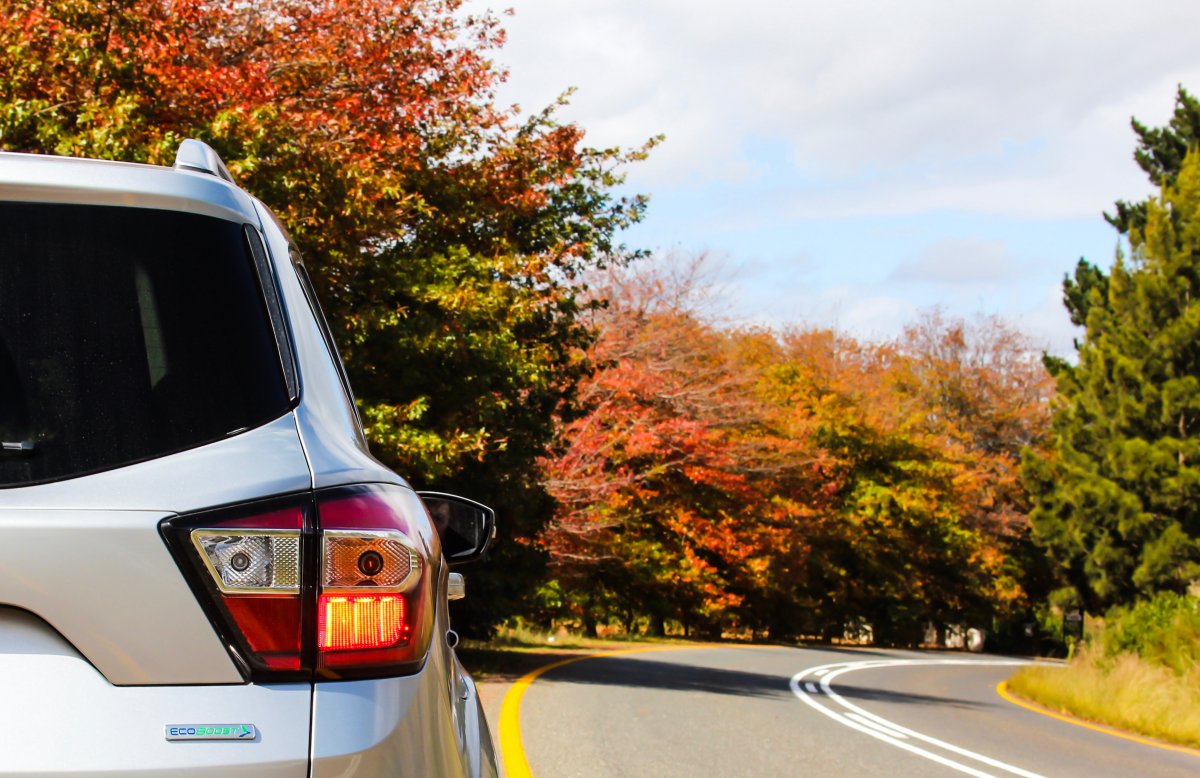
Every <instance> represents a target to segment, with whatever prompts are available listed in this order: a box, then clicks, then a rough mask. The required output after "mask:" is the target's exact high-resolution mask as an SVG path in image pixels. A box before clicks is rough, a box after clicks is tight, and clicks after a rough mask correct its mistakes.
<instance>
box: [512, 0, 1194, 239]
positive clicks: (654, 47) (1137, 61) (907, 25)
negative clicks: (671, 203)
mask: <svg viewBox="0 0 1200 778" xmlns="http://www.w3.org/2000/svg"><path fill="white" fill-rule="evenodd" d="M514 2H515V11H516V16H515V17H514V18H511V19H509V20H507V23H506V26H507V27H508V29H509V31H510V43H509V45H508V46H507V47H506V48H505V49H503V50H502V51H501V52H500V53H499V58H500V60H501V61H502V62H504V63H506V64H509V65H510V66H511V71H512V72H511V78H510V82H509V84H508V85H507V86H506V87H505V88H504V89H503V90H502V97H503V98H505V99H508V100H513V101H519V102H521V103H522V104H523V105H524V107H525V108H526V109H530V110H534V109H537V108H539V107H541V106H542V105H544V104H546V103H548V102H549V101H550V100H551V99H552V98H553V97H554V95H556V94H557V93H558V92H559V91H561V90H562V89H563V88H565V87H567V86H570V85H575V86H578V87H579V88H580V91H579V93H578V94H577V96H576V97H575V99H574V105H573V106H572V108H570V109H569V111H568V114H567V115H568V116H569V117H571V118H575V119H578V120H579V121H580V122H581V124H582V125H583V126H584V127H585V128H587V129H588V131H589V137H590V139H592V140H593V141H595V142H597V143H600V144H610V143H620V144H624V145H633V144H637V143H640V142H641V141H642V140H644V139H645V138H646V137H648V136H649V135H651V134H654V133H657V132H665V133H666V134H667V137H668V141H667V143H666V144H665V145H664V146H663V147H662V148H661V149H660V150H658V151H657V152H656V153H655V154H654V155H653V157H652V159H651V160H650V161H649V162H647V163H645V165H644V166H642V167H641V168H640V169H638V170H637V171H635V177H636V181H637V182H639V183H644V185H645V186H647V187H649V188H650V189H651V190H654V189H659V188H662V187H664V186H665V187H670V186H680V185H685V184H688V183H689V182H691V183H694V182H695V181H697V180H706V181H713V180H725V181H730V182H737V181H744V180H745V179H747V178H753V177H754V176H755V175H756V171H755V167H754V166H753V165H752V164H751V163H750V161H749V160H748V159H747V158H746V151H745V147H746V139H747V138H748V137H756V138H767V139H771V140H777V141H780V142H782V143H784V144H785V145H786V147H787V148H788V149H790V152H791V162H792V164H794V166H795V173H796V175H797V177H801V176H802V177H805V178H808V179H815V180H817V181H819V182H822V183H825V184H829V185H832V186H834V187H835V188H838V189H841V190H842V192H841V193H840V194H839V193H838V192H835V193H834V196H833V197H832V198H831V200H826V199H825V198H824V195H823V194H822V195H816V196H814V195H811V194H809V195H806V194H804V193H799V194H796V195H794V196H793V198H792V199H793V200H794V201H795V207H796V208H797V209H801V210H805V211H806V212H808V213H815V214H824V213H840V214H846V213H872V212H889V213H890V212H906V211H909V210H918V209H928V208H965V209H980V210H984V211H989V212H1002V213H1009V214H1028V213H1030V212H1032V211H1037V212H1038V213H1041V214H1043V215H1045V213H1046V211H1045V210H1039V209H1050V212H1051V213H1053V214H1065V215H1079V214H1084V213H1086V214H1094V213H1095V212H1096V210H1097V209H1098V208H1103V207H1105V206H1106V205H1108V204H1110V203H1111V201H1112V199H1113V197H1116V196H1122V195H1127V194H1130V188H1131V187H1144V186H1145V185H1144V183H1142V181H1141V178H1140V173H1139V171H1137V170H1136V168H1135V167H1133V165H1132V164H1126V165H1124V166H1122V165H1118V164H1114V161H1116V160H1128V159H1129V153H1130V149H1131V147H1132V135H1131V133H1130V132H1129V129H1128V119H1129V116H1130V115H1131V114H1133V113H1137V114H1138V115H1140V116H1143V117H1145V118H1146V119H1148V120H1151V121H1161V120H1163V119H1164V118H1165V117H1166V115H1167V113H1168V111H1169V109H1170V100H1171V96H1172V92H1173V89H1174V85H1175V83H1176V82H1177V81H1181V80H1182V81H1185V82H1188V81H1191V82H1193V83H1195V82H1197V81H1200V63H1198V62H1197V57H1196V54H1195V42H1194V31H1195V30H1196V29H1198V28H1200V3H1195V2H1194V1H1192V0H1185V1H1183V2H1167V1H1165V0H1163V1H1160V2H1154V1H1153V0H1151V1H1150V2H1144V3H1142V4H1139V5H1137V6H1136V7H1134V6H1132V5H1130V4H1128V3H1124V2H1122V3H1117V2H1096V1H1095V0H1056V2H1052V3H1047V2H1041V1H1037V2H1035V1H1032V0H1016V1H1013V2H1006V3H988V4H984V3H970V2H961V1H958V2H956V1H953V0H907V1H906V2H903V3H899V2H895V3H888V2H880V0H839V2H836V3H827V2H822V3H819V4H818V3H803V2H798V3H789V2H780V1H778V0H776V1H772V0H743V2H741V3H738V4H736V5H735V6H730V5H729V4H728V3H717V2H714V1H713V0H636V2H635V1H634V0H591V1H590V2H580V1H578V0H572V2H564V1H563V0H514ZM1164 20H1169V23H1164Z"/></svg>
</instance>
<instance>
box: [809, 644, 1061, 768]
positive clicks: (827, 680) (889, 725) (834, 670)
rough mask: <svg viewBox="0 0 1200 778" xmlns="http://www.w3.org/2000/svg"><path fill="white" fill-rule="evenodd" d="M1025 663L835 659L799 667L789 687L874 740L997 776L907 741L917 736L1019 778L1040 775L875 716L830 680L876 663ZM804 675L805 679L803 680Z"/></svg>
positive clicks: (1012, 664) (1007, 663)
mask: <svg viewBox="0 0 1200 778" xmlns="http://www.w3.org/2000/svg"><path fill="white" fill-rule="evenodd" d="M1024 664H1028V663H1027V662H1019V661H1012V660H1004V661H1000V660H996V661H987V660H973V659H887V660H871V661H866V662H836V663H834V664H828V665H818V666H817V667H810V668H808V669H807V670H802V671H800V672H798V673H796V674H795V675H793V676H792V680H791V687H792V692H793V693H794V694H795V695H796V696H797V697H799V698H800V700H801V701H802V702H804V703H805V704H806V705H808V706H810V707H812V708H814V709H815V710H818V711H820V712H821V713H822V714H824V715H826V716H828V717H829V718H831V719H833V720H834V721H836V722H838V723H839V724H843V725H845V726H847V727H850V728H851V729H856V730H858V731H859V732H862V733H863V734H866V735H870V736H871V737H873V738H875V739H876V740H882V741H883V742H884V743H887V744H888V745H892V746H895V747H896V748H900V749H903V750H905V751H908V752H909V753H912V754H916V755H917V756H922V757H924V758H926V759H929V760H930V761H933V762H937V763H938V764H942V765H945V766H946V767H950V768H952V769H954V770H958V771H959V772H961V773H966V774H967V775H974V776H978V778H997V776H996V775H995V774H994V773H987V772H984V771H983V770H980V769H977V768H975V767H972V766H970V765H967V764H963V763H962V762H958V761H955V760H954V759H950V758H949V757H946V756H943V755H941V754H937V753H934V752H933V751H930V750H928V749H925V748H921V747H920V746H917V745H914V744H913V743H912V742H911V741H914V740H919V741H923V742H924V743H928V744H929V745H931V746H935V747H937V748H939V749H941V750H943V751H948V752H950V753H952V754H956V755H958V756H961V757H966V758H967V759H969V760H973V761H975V762H977V763H979V764H983V765H987V766H989V767H994V768H996V769H998V770H1003V771H1005V772H1008V773H1012V774H1013V775H1020V776H1023V778H1043V776H1041V775H1039V774H1038V773H1033V772H1030V771H1028V770H1022V769H1021V768H1020V767H1015V766H1013V765H1010V764H1008V763H1006V762H1001V761H1000V760H999V759H993V758H992V757H990V756H984V755H983V754H977V753H975V752H974V751H968V750H967V749H965V748H960V747H958V746H956V745H954V744H952V743H947V742H945V741H944V740H938V739H937V738H934V737H930V736H928V735H923V734H921V733H920V732H914V731H913V730H911V729H908V728H907V727H902V726H900V725H899V724H896V723H895V722H892V721H888V720H887V719H885V718H883V717H881V716H876V715H875V714H874V713H871V712H870V711H867V710H864V709H862V708H860V707H859V706H857V705H855V704H854V703H852V702H850V701H848V700H846V699H845V698H843V697H842V696H841V695H839V694H838V693H837V692H835V691H834V690H833V686H832V682H833V679H834V678H837V677H838V676H839V675H841V674H843V673H850V672H853V671H855V670H867V669H873V668H879V667H901V666H905V665H974V666H983V665H991V666H1002V667H1017V666H1020V665H1024ZM806 677H808V678H809V680H804V679H805V678H806ZM818 696H820V697H824V698H825V699H827V700H829V701H830V702H832V703H834V704H836V705H839V706H841V707H842V708H843V709H845V712H841V711H837V710H835V709H834V708H833V707H832V706H830V705H822V704H821V703H819V702H817V698H818Z"/></svg>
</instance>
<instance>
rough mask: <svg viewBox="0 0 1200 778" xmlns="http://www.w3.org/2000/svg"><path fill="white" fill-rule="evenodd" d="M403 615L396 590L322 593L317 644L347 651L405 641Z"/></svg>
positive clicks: (406, 627)
mask: <svg viewBox="0 0 1200 778" xmlns="http://www.w3.org/2000/svg"><path fill="white" fill-rule="evenodd" d="M405 615H406V614H405V609H404V596H403V595H400V594H322V595H321V601H320V604H319V605H318V607H317V645H318V647H319V648H320V649H321V650H322V651H351V650H355V649H363V648H387V647H389V646H394V645H397V644H399V643H403V642H406V641H407V640H408V633H409V625H408V622H407V621H406V620H405Z"/></svg>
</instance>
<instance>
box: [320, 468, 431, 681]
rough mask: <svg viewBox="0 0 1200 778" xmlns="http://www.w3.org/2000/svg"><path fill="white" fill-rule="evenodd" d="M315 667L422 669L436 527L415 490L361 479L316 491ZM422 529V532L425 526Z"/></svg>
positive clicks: (336, 674)
mask: <svg viewBox="0 0 1200 778" xmlns="http://www.w3.org/2000/svg"><path fill="white" fill-rule="evenodd" d="M317 514H318V516H319V522H320V525H321V530H322V538H321V544H322V546H321V548H322V552H321V586H320V592H319V596H318V603H317V666H316V668H317V674H318V675H319V676H321V677H325V678H347V677H362V676H363V675H364V674H372V673H373V671H376V670H379V669H381V668H393V669H397V670H400V669H408V670H416V669H417V668H418V667H420V664H421V662H423V661H424V659H425V653H426V651H427V650H428V648H429V640H430V636H431V635H432V632H433V609H432V608H431V607H429V603H430V600H431V599H432V597H433V595H432V581H431V580H430V579H431V576H430V575H429V573H428V571H427V568H428V563H427V562H426V560H427V559H429V558H430V553H431V552H430V548H431V546H432V547H436V543H437V541H436V540H435V539H434V537H433V530H432V528H431V527H430V525H429V523H428V522H427V521H421V522H419V523H418V522H416V521H414V520H413V518H410V517H417V516H421V517H422V518H423V517H424V508H423V507H422V506H421V503H420V498H418V497H417V495H416V493H414V492H411V491H408V490H400V489H388V488H379V487H355V488H353V489H343V490H339V491H337V492H330V493H328V494H325V495H320V496H318V499H317ZM422 529H424V532H422Z"/></svg>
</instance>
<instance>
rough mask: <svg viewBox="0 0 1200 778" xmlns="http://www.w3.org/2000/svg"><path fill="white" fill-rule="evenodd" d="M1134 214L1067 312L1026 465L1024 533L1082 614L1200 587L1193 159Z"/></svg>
mask: <svg viewBox="0 0 1200 778" xmlns="http://www.w3.org/2000/svg"><path fill="white" fill-rule="evenodd" d="M1144 214H1145V221H1144V226H1141V227H1138V226H1134V227H1132V229H1131V232H1130V242H1131V246H1132V254H1131V256H1130V258H1129V259H1128V260H1125V259H1123V258H1121V257H1118V258H1117V261H1116V264H1115V265H1114V267H1113V269H1112V273H1111V275H1110V276H1109V277H1108V280H1107V283H1106V284H1102V283H1093V284H1092V285H1091V287H1090V288H1089V289H1088V290H1087V299H1088V301H1089V302H1085V303H1084V304H1083V305H1082V306H1081V307H1080V308H1079V309H1073V310H1072V314H1073V315H1074V314H1075V313H1077V311H1078V312H1081V313H1082V315H1083V323H1084V325H1085V327H1086V336H1085V338H1084V340H1083V342H1082V343H1080V344H1079V364H1078V365H1076V366H1074V367H1071V368H1069V369H1065V370H1059V371H1058V373H1057V376H1056V377H1057V379H1058V389H1059V397H1058V400H1057V403H1058V405H1057V407H1056V409H1055V413H1054V418H1053V435H1054V444H1055V445H1054V448H1055V452H1054V454H1052V455H1051V456H1048V457H1044V458H1043V457H1038V456H1036V455H1033V454H1027V455H1026V458H1025V466H1024V477H1025V481H1026V486H1027V487H1028V489H1029V491H1030V494H1031V496H1032V497H1033V500H1034V506H1035V507H1034V510H1033V512H1032V514H1031V520H1032V523H1033V529H1034V534H1035V537H1036V538H1037V540H1038V541H1039V543H1041V544H1042V545H1043V546H1044V547H1045V548H1046V549H1047V551H1048V552H1049V553H1050V555H1051V557H1052V558H1053V559H1054V560H1055V561H1056V562H1057V563H1058V564H1059V565H1060V566H1061V568H1062V571H1063V573H1064V575H1065V577H1066V579H1067V581H1068V583H1069V584H1071V585H1072V586H1073V587H1074V588H1075V590H1076V591H1077V592H1078V594H1079V596H1080V599H1081V600H1082V604H1083V605H1084V606H1085V607H1086V608H1087V609H1088V610H1089V611H1091V612H1100V611H1103V610H1105V609H1107V608H1108V607H1111V606H1113V605H1118V604H1124V603H1128V602H1131V601H1133V600H1135V599H1138V598H1140V597H1143V596H1146V595H1149V594H1151V593H1153V592H1156V591H1160V590H1173V591H1182V590H1184V589H1185V588H1186V587H1187V586H1188V584H1189V582H1191V581H1192V580H1194V579H1196V578H1200V151H1196V150H1193V151H1192V152H1191V153H1189V154H1188V155H1187V156H1186V158H1185V159H1184V160H1183V162H1182V164H1181V167H1180V170H1179V172H1178V175H1177V176H1176V178H1175V183H1174V184H1169V185H1166V186H1164V187H1163V190H1162V195H1161V197H1159V198H1155V199H1151V200H1150V201H1148V202H1147V203H1145V209H1144ZM1077 275H1078V274H1077ZM1094 280H1095V279H1093V281H1094ZM1098 303H1099V304H1098Z"/></svg>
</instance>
